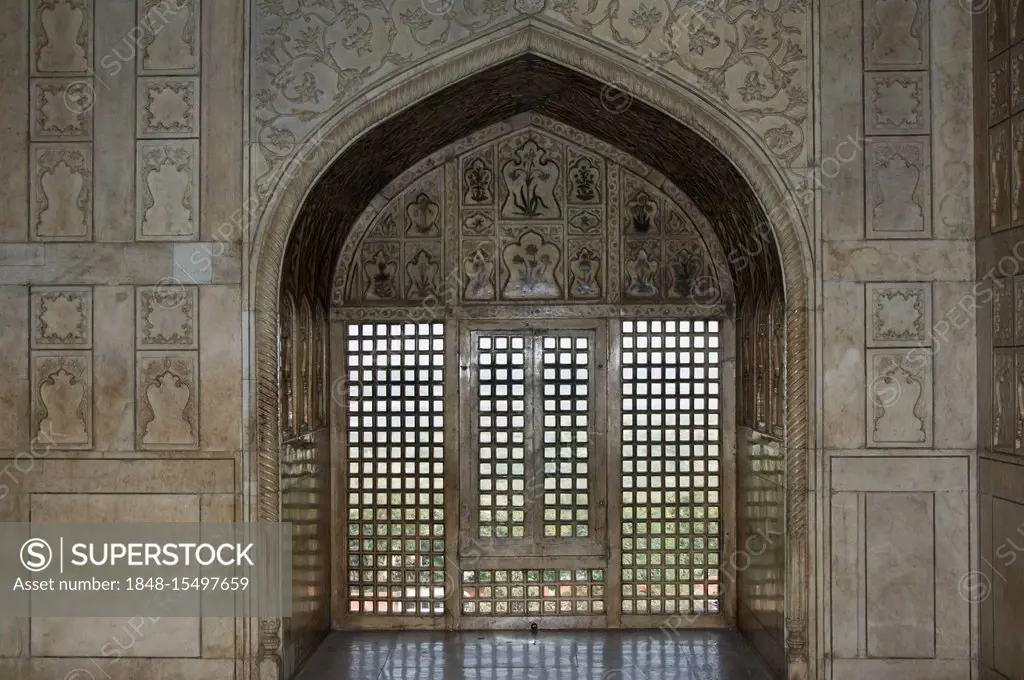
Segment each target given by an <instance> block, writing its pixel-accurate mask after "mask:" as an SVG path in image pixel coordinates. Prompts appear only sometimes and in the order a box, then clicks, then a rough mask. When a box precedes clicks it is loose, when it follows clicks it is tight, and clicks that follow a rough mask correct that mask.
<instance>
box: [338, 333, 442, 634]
mask: <svg viewBox="0 0 1024 680" xmlns="http://www.w3.org/2000/svg"><path fill="white" fill-rule="evenodd" d="M345 355H346V357H345V361H346V366H345V375H346V381H347V382H346V383H344V384H343V386H342V389H341V390H337V389H336V390H335V394H336V395H339V397H340V398H343V399H345V405H346V409H347V417H348V422H347V428H346V435H347V446H346V457H345V465H346V468H347V470H346V471H347V487H346V489H345V491H344V493H345V494H346V498H347V506H346V512H347V522H346V537H345V540H346V541H347V546H348V584H347V600H348V607H347V608H348V611H349V612H350V613H352V614H376V615H420V616H422V615H440V614H443V613H444V597H445V595H444V566H445V564H444V549H445V535H444V521H445V514H444V513H445V508H444V398H445V395H444V324H442V323H376V324H371V323H364V324H348V325H347V326H346V352H345Z"/></svg>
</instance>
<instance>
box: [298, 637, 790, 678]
mask: <svg viewBox="0 0 1024 680" xmlns="http://www.w3.org/2000/svg"><path fill="white" fill-rule="evenodd" d="M413 679H415V680H435V679H436V680H741V679H742V680H771V674H770V673H769V671H768V670H767V666H766V665H765V664H764V662H763V661H762V660H761V658H760V657H759V656H758V655H757V652H755V651H754V650H753V648H751V647H750V645H748V644H747V642H746V641H745V640H744V639H743V637H742V636H741V635H740V634H739V633H738V632H736V631H730V630H715V631H690V632H679V633H674V632H665V631H661V630H632V631H550V632H544V631H541V632H539V633H537V634H536V635H534V634H531V633H529V632H524V633H519V632H476V631H467V632H461V633H443V632H436V633H435V632H429V633H417V632H401V633H388V632H378V633H349V632H333V633H331V634H330V635H329V636H328V637H327V639H326V640H324V642H323V644H322V645H321V646H320V648H319V649H317V651H316V653H314V654H313V656H312V657H311V658H310V660H309V662H308V663H306V665H305V666H304V667H303V669H302V670H301V672H300V673H299V675H298V676H297V680H413Z"/></svg>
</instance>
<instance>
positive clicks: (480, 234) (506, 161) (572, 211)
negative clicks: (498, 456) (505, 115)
mask: <svg viewBox="0 0 1024 680" xmlns="http://www.w3.org/2000/svg"><path fill="white" fill-rule="evenodd" d="M545 121H547V119H544V118H543V117H539V116H536V117H534V116H529V117H525V118H522V119H521V120H519V122H517V123H516V124H515V126H511V127H509V126H507V125H506V126H505V127H502V126H495V131H489V130H483V131H480V132H479V133H476V136H477V137H479V139H480V141H477V142H475V143H474V142H473V139H472V138H471V139H468V140H460V141H459V142H456V143H455V144H453V145H452V147H450V148H449V149H445V150H441V151H439V152H436V153H435V154H434V155H432V156H430V157H428V158H427V159H424V160H423V161H421V162H420V163H418V164H417V165H416V166H414V167H413V168H411V169H410V170H408V171H406V172H404V173H402V174H401V175H400V176H399V178H398V179H396V180H394V181H393V182H392V184H391V185H389V187H388V188H386V189H385V190H384V191H383V192H382V193H381V195H380V196H378V198H376V199H374V201H371V205H370V207H368V208H367V209H366V211H365V212H364V213H363V215H362V216H360V217H359V218H358V220H357V221H356V223H355V225H354V227H353V229H352V231H351V232H350V233H351V236H350V240H349V241H348V242H346V244H344V245H343V246H342V255H341V257H340V259H339V262H338V265H337V270H336V271H337V273H336V288H335V290H334V292H333V294H332V299H334V300H336V301H344V302H345V303H346V305H347V306H351V303H353V302H354V303H360V304H373V305H385V306H388V305H409V304H413V303H418V302H422V301H424V300H430V299H433V298H436V297H439V296H440V295H441V294H442V293H444V296H445V299H446V300H451V301H453V302H454V301H457V299H461V300H462V301H464V302H469V303H478V302H489V301H496V300H508V301H516V300H562V301H565V302H580V303H582V302H612V303H614V302H617V301H618V300H619V299H620V296H622V295H625V296H626V297H627V298H629V299H630V300H632V301H633V302H639V301H644V302H658V303H664V304H690V303H702V304H703V303H707V304H718V303H721V302H723V299H722V298H723V295H724V291H723V289H722V287H721V285H720V284H719V282H718V281H717V276H718V272H719V271H721V270H722V267H724V265H722V266H716V265H715V264H713V263H712V257H711V254H710V251H709V250H708V247H707V245H706V243H705V242H704V240H703V237H702V235H701V232H700V231H699V229H698V227H697V221H696V218H695V217H692V216H690V215H688V214H687V212H686V211H685V210H684V209H683V208H682V207H680V203H682V204H686V205H690V203H689V198H687V197H686V196H685V195H684V194H682V193H681V192H679V190H678V189H676V188H675V187H672V186H671V185H668V184H664V186H655V185H654V184H652V183H651V182H650V181H648V180H647V179H645V178H644V174H647V173H649V172H650V171H649V170H648V169H646V168H645V167H644V166H642V165H639V164H637V163H636V162H635V161H632V160H629V159H628V158H625V157H619V156H616V158H617V160H618V161H621V162H624V163H628V167H629V168H631V170H630V171H629V172H627V173H626V175H625V176H626V181H625V182H623V183H621V184H620V182H619V179H618V178H619V176H620V170H621V168H622V167H623V166H620V165H618V164H617V162H613V161H612V160H611V159H610V156H609V155H608V154H613V155H614V154H615V153H616V152H613V151H610V150H609V149H604V151H603V152H600V153H599V152H598V151H597V150H595V148H594V147H595V146H596V145H597V143H596V142H595V141H594V140H591V139H590V138H588V137H586V136H584V135H582V133H579V132H577V131H573V130H571V129H570V128H567V127H566V126H564V125H562V124H560V123H554V122H545ZM540 125H551V128H547V127H545V128H543V130H539V129H534V127H535V126H536V127H539V126H540ZM499 128H500V129H499ZM555 130H557V131H558V133H557V134H556V133H555V132H554V131H555ZM560 135H565V137H562V136H560ZM569 138H571V139H572V140H573V141H569ZM602 148H603V147H602ZM602 153H603V154H605V155H602ZM495 164H496V165H497V168H496V169H492V166H493V165H495ZM564 164H568V167H565V166H564ZM637 173H640V174H637ZM442 178H443V179H442ZM657 181H658V182H659V183H663V182H664V180H661V179H658V180H657ZM665 187H668V188H667V189H666V188H665ZM669 189H671V191H673V192H675V193H674V194H673V195H675V196H676V198H675V199H671V198H669V196H668V194H667V193H666V192H667V191H668V190H669ZM690 209H692V208H690ZM545 214H548V215H554V217H551V218H549V219H544V220H541V219H540V216H541V215H545ZM508 215H514V216H515V219H509V218H508V217H507V216H508ZM446 257H447V258H451V259H450V261H449V262H448V263H446V261H445V259H444V258H446ZM352 272H355V273H354V274H353V273H352ZM449 281H457V282H459V283H460V285H459V286H456V290H453V291H444V290H442V289H444V288H445V287H446V285H448V284H447V282H449ZM456 298H457V299H456Z"/></svg>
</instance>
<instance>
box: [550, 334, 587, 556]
mask: <svg viewBox="0 0 1024 680" xmlns="http://www.w3.org/2000/svg"><path fill="white" fill-rule="evenodd" d="M590 356H591V342H590V337H589V336H587V335H575V336H572V335H560V336H550V335H549V336H545V337H543V338H542V356H541V359H542V362H543V381H544V407H543V409H544V410H543V413H544V535H545V536H548V537H552V536H557V537H562V538H569V537H572V536H581V537H582V536H588V535H589V526H590V524H589V522H590V486H589V482H590V449H589V443H588V442H589V437H588V433H589V430H590V426H591V424H590V421H589V413H590Z"/></svg>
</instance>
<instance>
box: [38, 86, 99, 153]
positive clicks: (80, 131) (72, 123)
mask: <svg viewBox="0 0 1024 680" xmlns="http://www.w3.org/2000/svg"><path fill="white" fill-rule="evenodd" d="M30 91H31V104H30V105H31V112H30V116H31V118H30V119H31V122H32V126H31V136H32V139H33V141H57V140H59V141H88V140H90V139H91V138H92V127H93V105H94V104H95V101H96V91H95V87H94V85H93V84H92V82H91V80H83V79H77V80H76V79H72V78H33V79H32V80H31V82H30Z"/></svg>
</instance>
